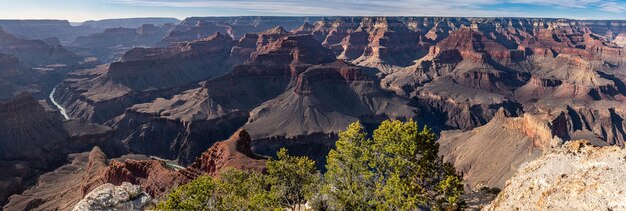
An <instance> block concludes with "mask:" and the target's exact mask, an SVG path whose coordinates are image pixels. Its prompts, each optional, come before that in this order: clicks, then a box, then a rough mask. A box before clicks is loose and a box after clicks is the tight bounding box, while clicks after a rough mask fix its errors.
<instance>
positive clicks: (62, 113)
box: [50, 85, 70, 119]
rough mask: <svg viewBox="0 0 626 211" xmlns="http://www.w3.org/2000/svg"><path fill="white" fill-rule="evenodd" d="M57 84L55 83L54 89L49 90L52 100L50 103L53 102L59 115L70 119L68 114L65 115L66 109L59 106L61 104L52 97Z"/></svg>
mask: <svg viewBox="0 0 626 211" xmlns="http://www.w3.org/2000/svg"><path fill="white" fill-rule="evenodd" d="M58 86H59V85H56V86H55V87H54V89H52V92H50V101H52V104H54V106H56V107H57V108H58V109H59V111H61V115H63V118H65V119H70V116H68V115H67V111H65V108H63V106H61V104H59V103H58V102H57V101H56V100H55V99H54V93H55V92H56V91H57V87H58Z"/></svg>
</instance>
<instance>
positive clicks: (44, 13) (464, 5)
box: [0, 0, 626, 22]
mask: <svg viewBox="0 0 626 211" xmlns="http://www.w3.org/2000/svg"><path fill="white" fill-rule="evenodd" d="M191 16H454V17H502V16H504V17H550V18H573V19H620V20H626V0H0V19H64V20H70V21H72V22H82V21H85V20H100V19H110V18H132V17H174V18H178V19H184V18H185V17H191Z"/></svg>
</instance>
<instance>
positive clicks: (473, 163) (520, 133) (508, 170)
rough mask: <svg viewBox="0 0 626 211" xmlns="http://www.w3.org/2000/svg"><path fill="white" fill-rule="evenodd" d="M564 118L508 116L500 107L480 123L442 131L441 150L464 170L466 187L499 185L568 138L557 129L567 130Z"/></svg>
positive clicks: (476, 187) (447, 160)
mask: <svg viewBox="0 0 626 211" xmlns="http://www.w3.org/2000/svg"><path fill="white" fill-rule="evenodd" d="M563 120H564V119H563V118H557V119H555V120H552V121H549V120H544V119H542V118H541V117H537V116H532V115H530V114H525V115H524V116H523V117H507V116H506V113H505V112H504V110H503V109H501V110H500V111H499V112H498V113H497V114H496V116H495V117H494V118H493V119H491V121H490V122H489V123H487V124H486V125H483V126H481V127H478V128H475V129H473V130H470V131H465V132H463V131H446V132H442V133H441V138H440V139H439V144H440V154H441V155H443V156H444V161H446V162H450V163H452V164H454V166H455V167H456V169H457V171H459V172H462V173H463V179H464V180H465V184H466V190H467V191H473V190H478V189H480V188H482V187H497V188H502V187H503V186H504V184H505V182H506V181H507V180H508V179H509V178H510V177H511V176H512V175H513V174H514V173H515V172H516V170H517V168H518V167H519V166H520V165H522V164H523V163H525V162H527V161H531V160H534V159H536V158H537V157H539V156H540V155H541V154H542V152H543V150H545V149H548V148H550V147H552V146H556V145H558V144H560V143H561V142H562V141H563V140H562V138H569V136H568V134H567V133H565V134H559V133H558V132H559V131H567V128H566V127H567V125H566V124H565V123H564V122H562V121H563ZM493 158H497V159H496V160H494V159H493Z"/></svg>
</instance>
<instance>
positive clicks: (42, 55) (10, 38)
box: [0, 28, 81, 66]
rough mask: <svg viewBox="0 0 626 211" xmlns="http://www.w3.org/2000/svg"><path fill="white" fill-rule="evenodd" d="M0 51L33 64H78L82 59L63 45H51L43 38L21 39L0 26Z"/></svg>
mask: <svg viewBox="0 0 626 211" xmlns="http://www.w3.org/2000/svg"><path fill="white" fill-rule="evenodd" d="M0 53H5V54H12V55H14V56H16V57H17V58H19V59H20V61H22V62H24V63H26V64H29V65H32V66H46V65H51V64H63V65H66V66H78V65H80V62H81V59H80V58H79V57H78V56H76V55H75V54H73V53H71V52H69V51H67V50H66V49H65V48H63V47H62V46H61V45H49V44H48V43H46V42H44V41H42V40H28V39H21V38H18V37H16V36H14V35H13V34H10V33H8V32H5V31H4V30H3V28H0Z"/></svg>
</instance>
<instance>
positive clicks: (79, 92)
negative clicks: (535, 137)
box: [54, 33, 234, 123]
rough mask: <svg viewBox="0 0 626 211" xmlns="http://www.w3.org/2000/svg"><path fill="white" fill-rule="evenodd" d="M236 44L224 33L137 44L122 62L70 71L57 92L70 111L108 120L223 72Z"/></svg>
mask: <svg viewBox="0 0 626 211" xmlns="http://www.w3.org/2000/svg"><path fill="white" fill-rule="evenodd" d="M233 45H234V43H233V41H232V39H230V38H229V37H226V36H224V35H221V34H219V33H218V34H215V35H213V36H211V37H207V38H205V39H201V40H197V41H194V42H189V43H178V44H175V45H172V46H170V47H167V48H135V49H132V50H130V51H128V52H126V54H124V56H123V57H122V61H120V62H115V63H112V64H110V65H106V66H100V67H98V68H95V69H89V70H84V71H81V72H77V73H73V74H72V75H70V76H68V78H67V79H66V80H65V81H64V82H63V83H61V84H60V85H59V86H58V89H57V92H56V93H55V96H54V97H55V98H56V99H57V100H58V101H59V102H61V103H62V105H63V106H64V107H65V108H66V109H67V111H68V114H69V115H70V116H72V117H77V118H85V119H89V120H92V121H95V122H99V123H102V122H105V121H108V120H110V119H111V118H113V117H115V116H117V115H120V114H122V113H123V112H124V110H125V108H126V107H128V106H131V105H133V104H135V103H141V102H146V101H150V100H153V99H154V98H156V97H163V96H171V95H172V93H176V91H181V90H185V89H188V88H189V87H193V86H194V83H196V82H199V81H201V80H204V79H207V78H211V77H214V76H217V75H220V74H222V73H223V72H225V71H226V70H227V69H228V67H225V66H224V65H225V64H224V60H226V58H227V57H228V55H229V53H230V49H231V48H232V46H233Z"/></svg>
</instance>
